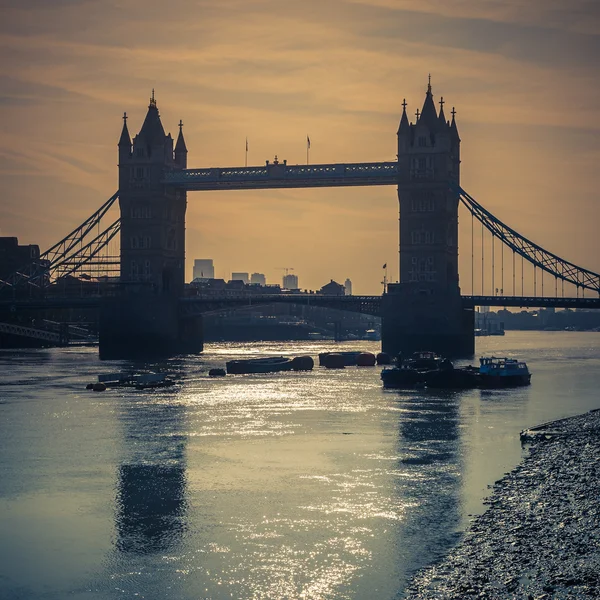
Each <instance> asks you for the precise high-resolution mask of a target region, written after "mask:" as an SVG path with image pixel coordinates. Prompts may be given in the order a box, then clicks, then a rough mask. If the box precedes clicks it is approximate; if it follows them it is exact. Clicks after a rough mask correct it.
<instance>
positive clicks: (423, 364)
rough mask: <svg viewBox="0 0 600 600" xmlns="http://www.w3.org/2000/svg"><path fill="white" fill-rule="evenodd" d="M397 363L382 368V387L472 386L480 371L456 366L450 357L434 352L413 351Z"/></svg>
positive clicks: (459, 387)
mask: <svg viewBox="0 0 600 600" xmlns="http://www.w3.org/2000/svg"><path fill="white" fill-rule="evenodd" d="M397 362H398V366H396V367H393V368H391V369H384V370H383V371H382V372H381V380H382V381H383V387H386V388H401V389H415V388H416V389H418V388H425V387H426V388H431V389H452V390H465V389H473V388H475V387H477V386H478V384H479V374H478V372H476V371H473V370H471V369H468V368H464V369H463V368H455V367H454V365H453V364H452V362H451V361H450V360H448V359H447V358H444V357H443V356H439V355H437V354H435V352H430V351H423V352H415V353H414V354H412V356H411V357H410V358H408V359H406V360H403V359H402V358H401V357H399V358H398V361H397Z"/></svg>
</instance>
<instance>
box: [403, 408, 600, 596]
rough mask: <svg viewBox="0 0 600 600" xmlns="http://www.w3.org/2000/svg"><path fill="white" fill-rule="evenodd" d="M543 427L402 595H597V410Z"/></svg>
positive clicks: (599, 514)
mask: <svg viewBox="0 0 600 600" xmlns="http://www.w3.org/2000/svg"><path fill="white" fill-rule="evenodd" d="M545 429H546V430H547V431H548V432H551V433H548V434H544V435H538V436H535V437H534V438H533V439H531V446H530V453H529V456H527V457H526V458H525V459H524V460H523V461H522V462H521V464H520V465H518V466H517V467H516V468H515V469H514V470H513V471H511V472H510V473H507V474H506V475H505V476H504V477H503V478H502V479H500V480H499V481H497V482H496V483H495V485H494V486H493V492H492V494H491V496H490V498H489V499H488V501H487V502H486V504H488V505H489V508H488V509H487V510H486V511H485V512H484V513H483V514H482V515H480V516H479V517H477V518H476V519H475V520H474V521H473V522H472V523H471V525H470V527H469V529H468V531H467V532H465V534H464V535H463V537H462V539H461V541H460V542H459V543H458V544H457V546H455V547H454V549H453V550H451V551H450V553H449V554H448V556H446V557H445V558H444V559H442V560H441V562H439V563H437V564H434V565H432V566H430V567H428V568H425V569H423V570H421V571H419V572H418V573H417V574H416V575H415V576H414V577H413V579H412V581H411V582H410V583H409V585H408V587H407V588H406V590H405V594H404V598H406V599H409V600H425V599H431V600H433V599H436V600H439V599H450V598H461V597H464V596H465V595H467V594H468V596H470V597H473V596H474V595H478V597H480V598H489V599H490V600H504V599H509V598H527V599H530V598H535V599H536V600H542V599H550V598H561V599H562V598H573V599H575V598H598V597H599V596H600V503H599V502H598V498H600V411H599V410H596V411H591V412H589V413H586V414H584V415H579V416H577V417H572V418H569V419H561V420H560V421H556V422H554V423H551V424H547V427H546V428H545ZM465 565H468V568H465ZM482 573H485V575H486V577H485V580H484V579H482V578H481V574H482ZM467 590H468V592H467Z"/></svg>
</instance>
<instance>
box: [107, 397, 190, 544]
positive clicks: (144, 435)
mask: <svg viewBox="0 0 600 600" xmlns="http://www.w3.org/2000/svg"><path fill="white" fill-rule="evenodd" d="M120 419H121V421H122V422H123V426H124V433H125V435H124V438H125V449H124V450H125V458H124V460H123V462H122V464H121V465H120V467H119V469H118V477H117V497H116V510H115V530H116V534H117V535H116V541H115V546H116V549H117V550H118V551H120V552H124V553H135V554H152V553H159V552H164V551H166V550H169V549H172V548H173V547H174V546H176V545H177V544H178V543H179V542H180V541H181V539H182V536H183V534H184V533H185V531H186V520H187V499H186V495H187V483H186V453H185V447H186V441H187V438H186V435H185V433H184V432H185V420H186V414H185V407H184V406H183V405H181V404H179V403H178V402H177V393H176V392H172V391H168V392H164V391H143V392H137V393H135V392H129V393H128V394H127V395H125V396H124V398H123V402H122V405H121V414H120Z"/></svg>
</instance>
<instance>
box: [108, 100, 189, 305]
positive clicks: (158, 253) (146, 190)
mask: <svg viewBox="0 0 600 600" xmlns="http://www.w3.org/2000/svg"><path fill="white" fill-rule="evenodd" d="M126 119H127V117H126V116H124V117H123V120H124V123H123V131H122V132H121V138H120V140H119V204H120V207H121V282H122V283H124V284H135V285H137V287H138V288H142V287H146V288H147V289H148V290H151V291H152V293H155V294H174V295H176V296H177V297H179V296H181V295H182V293H183V285H184V266H185V210H186V203H187V201H186V192H185V191H184V190H181V189H178V188H171V187H167V186H165V185H163V184H162V181H163V179H164V175H165V173H166V172H167V171H173V170H177V169H185V167H186V166H187V148H186V145H185V140H184V138H183V131H182V125H183V124H182V123H181V122H180V126H179V136H178V138H177V144H176V146H175V151H173V138H172V137H171V134H170V133H169V134H165V130H164V129H163V126H162V123H161V120H160V115H159V113H158V107H157V106H156V101H155V99H154V92H153V93H152V98H151V99H150V104H149V106H148V112H147V114H146V118H145V119H144V123H143V125H142V128H141V129H140V132H139V133H138V134H137V135H136V136H135V137H134V138H133V143H132V141H131V140H130V138H129V131H128V130H127V121H126Z"/></svg>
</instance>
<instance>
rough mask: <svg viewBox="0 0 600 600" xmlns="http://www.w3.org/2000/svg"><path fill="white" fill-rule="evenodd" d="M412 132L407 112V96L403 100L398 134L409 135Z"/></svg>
mask: <svg viewBox="0 0 600 600" xmlns="http://www.w3.org/2000/svg"><path fill="white" fill-rule="evenodd" d="M409 133H410V124H409V122H408V116H407V114H406V98H405V99H404V100H403V101H402V118H401V119H400V126H399V127H398V135H408V134H409Z"/></svg>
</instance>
